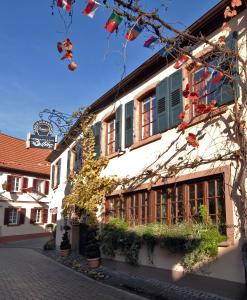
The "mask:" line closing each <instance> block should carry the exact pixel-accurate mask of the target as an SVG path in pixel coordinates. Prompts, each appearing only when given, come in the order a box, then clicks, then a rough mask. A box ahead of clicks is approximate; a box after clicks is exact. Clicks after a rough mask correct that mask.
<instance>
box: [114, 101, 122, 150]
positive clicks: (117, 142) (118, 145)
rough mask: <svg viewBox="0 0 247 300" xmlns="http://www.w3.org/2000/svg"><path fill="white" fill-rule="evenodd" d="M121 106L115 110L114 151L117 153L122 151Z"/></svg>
mask: <svg viewBox="0 0 247 300" xmlns="http://www.w3.org/2000/svg"><path fill="white" fill-rule="evenodd" d="M121 133H122V105H120V106H119V107H118V108H117V110H116V130H115V134H116V138H115V151H119V150H121V149H122V143H121V138H122V134H121Z"/></svg>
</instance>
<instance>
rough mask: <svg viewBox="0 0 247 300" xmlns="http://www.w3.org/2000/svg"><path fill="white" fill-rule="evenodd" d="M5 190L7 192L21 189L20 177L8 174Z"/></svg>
mask: <svg viewBox="0 0 247 300" xmlns="http://www.w3.org/2000/svg"><path fill="white" fill-rule="evenodd" d="M7 190H8V191H9V192H19V191H21V178H20V177H18V176H11V175H8V177H7Z"/></svg>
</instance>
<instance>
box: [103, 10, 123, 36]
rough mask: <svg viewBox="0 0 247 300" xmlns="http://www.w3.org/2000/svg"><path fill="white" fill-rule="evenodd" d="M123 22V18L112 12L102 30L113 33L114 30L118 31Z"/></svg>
mask: <svg viewBox="0 0 247 300" xmlns="http://www.w3.org/2000/svg"><path fill="white" fill-rule="evenodd" d="M122 21H123V17H121V16H120V15H118V14H116V13H115V12H113V13H112V14H111V16H110V18H109V19H108V21H107V22H106V24H105V26H104V28H105V29H106V30H107V31H108V32H110V33H113V32H114V31H115V30H117V29H118V26H119V24H120V23H121V22H122Z"/></svg>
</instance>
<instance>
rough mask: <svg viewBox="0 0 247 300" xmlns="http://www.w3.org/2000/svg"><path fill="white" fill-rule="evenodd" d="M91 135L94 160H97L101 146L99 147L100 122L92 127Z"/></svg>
mask: <svg viewBox="0 0 247 300" xmlns="http://www.w3.org/2000/svg"><path fill="white" fill-rule="evenodd" d="M93 134H94V138H95V153H96V156H95V158H99V157H100V150H101V146H100V144H101V143H100V138H101V122H97V123H95V124H94V125H93Z"/></svg>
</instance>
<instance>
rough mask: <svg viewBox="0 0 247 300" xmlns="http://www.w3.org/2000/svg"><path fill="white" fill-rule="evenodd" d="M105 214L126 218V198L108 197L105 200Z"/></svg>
mask: <svg viewBox="0 0 247 300" xmlns="http://www.w3.org/2000/svg"><path fill="white" fill-rule="evenodd" d="M106 215H107V217H108V218H119V219H121V220H126V199H124V198H123V199H122V198H121V197H118V196H117V197H110V198H108V199H107V200H106Z"/></svg>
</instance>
